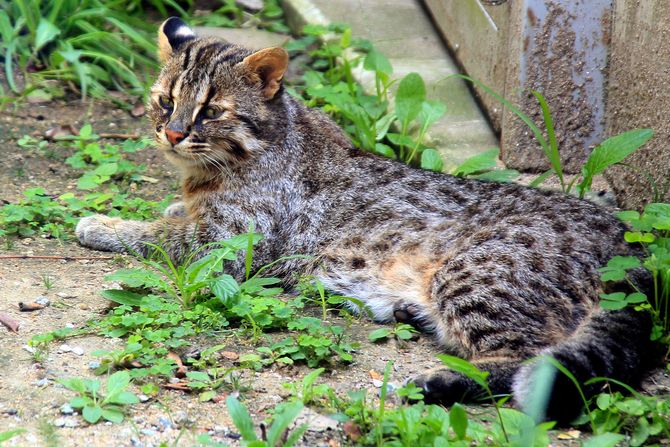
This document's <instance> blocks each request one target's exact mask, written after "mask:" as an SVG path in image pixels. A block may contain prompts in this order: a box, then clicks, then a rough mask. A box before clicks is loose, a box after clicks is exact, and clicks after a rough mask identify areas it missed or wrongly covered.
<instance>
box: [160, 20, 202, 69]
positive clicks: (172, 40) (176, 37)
mask: <svg viewBox="0 0 670 447" xmlns="http://www.w3.org/2000/svg"><path fill="white" fill-rule="evenodd" d="M191 39H195V33H194V32H193V30H192V29H191V28H189V27H188V25H186V24H185V23H184V22H183V21H182V20H181V19H179V18H177V17H170V18H169V19H167V20H166V21H165V22H163V24H162V25H161V26H160V28H158V58H159V59H160V61H161V62H163V63H165V62H166V61H167V60H168V59H170V56H172V54H173V53H175V52H176V51H178V50H179V47H181V46H182V45H183V44H184V42H187V41H189V40H191Z"/></svg>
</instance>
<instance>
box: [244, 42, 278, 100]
mask: <svg viewBox="0 0 670 447" xmlns="http://www.w3.org/2000/svg"><path fill="white" fill-rule="evenodd" d="M241 63H242V65H243V66H244V68H245V69H246V70H248V72H250V73H252V74H254V75H255V77H257V78H258V79H259V80H260V82H261V84H262V86H263V96H265V97H266V98H267V99H272V98H274V96H275V94H276V93H277V91H278V90H279V87H280V86H281V80H282V78H283V77H284V73H285V72H286V69H287V68H288V53H287V52H286V50H284V49H283V48H266V49H264V50H260V51H257V52H255V53H254V54H251V55H249V56H247V57H245V58H244V60H243V61H242V62H241Z"/></svg>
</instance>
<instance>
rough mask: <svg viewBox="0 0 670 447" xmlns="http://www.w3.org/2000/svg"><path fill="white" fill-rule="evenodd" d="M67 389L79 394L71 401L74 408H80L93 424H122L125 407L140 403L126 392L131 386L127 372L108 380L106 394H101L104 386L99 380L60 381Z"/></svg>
mask: <svg viewBox="0 0 670 447" xmlns="http://www.w3.org/2000/svg"><path fill="white" fill-rule="evenodd" d="M59 382H60V383H61V384H62V385H63V386H64V387H65V388H67V389H69V390H71V391H75V392H76V393H77V394H79V395H78V396H77V397H75V398H73V399H72V400H70V406H72V408H80V409H81V415H82V417H83V418H84V420H86V421H87V422H89V423H91V424H96V423H98V422H99V421H100V420H101V419H104V420H107V421H110V422H114V423H117V424H118V423H121V422H123V417H124V407H125V406H128V405H133V404H136V403H139V399H138V398H137V396H136V395H135V394H133V393H131V392H130V391H126V389H127V388H128V386H129V385H130V375H129V374H128V372H127V371H118V372H116V373H114V374H112V375H111V376H109V377H108V378H107V382H106V384H105V393H104V394H103V393H102V392H101V390H102V384H101V382H100V380H97V379H80V378H76V377H73V378H69V379H62V380H60V381H59Z"/></svg>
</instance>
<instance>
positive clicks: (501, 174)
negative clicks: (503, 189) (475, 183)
mask: <svg viewBox="0 0 670 447" xmlns="http://www.w3.org/2000/svg"><path fill="white" fill-rule="evenodd" d="M519 175H520V174H519V171H517V170H514V169H494V170H492V171H489V172H484V173H483V174H479V175H474V176H472V177H471V178H475V179H477V180H486V181H488V182H499V183H509V182H513V181H514V180H516V179H517V177H519Z"/></svg>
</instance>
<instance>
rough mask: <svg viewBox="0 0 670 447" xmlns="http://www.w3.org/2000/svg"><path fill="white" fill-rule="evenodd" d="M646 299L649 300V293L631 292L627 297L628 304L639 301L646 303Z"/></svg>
mask: <svg viewBox="0 0 670 447" xmlns="http://www.w3.org/2000/svg"><path fill="white" fill-rule="evenodd" d="M646 301H647V295H645V294H644V293H641V292H635V293H631V294H630V295H628V296H627V297H626V302H627V303H628V304H638V303H644V302H646Z"/></svg>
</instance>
